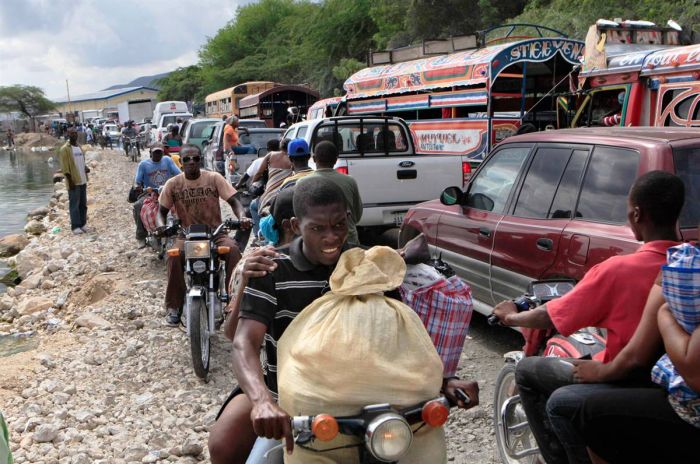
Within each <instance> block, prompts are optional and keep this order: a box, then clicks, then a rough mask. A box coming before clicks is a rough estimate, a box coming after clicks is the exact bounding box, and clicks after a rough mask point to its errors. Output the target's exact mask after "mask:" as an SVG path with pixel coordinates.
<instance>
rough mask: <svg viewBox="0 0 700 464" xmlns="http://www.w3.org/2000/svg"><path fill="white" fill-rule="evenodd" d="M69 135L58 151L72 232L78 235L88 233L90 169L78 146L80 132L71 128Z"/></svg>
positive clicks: (68, 131)
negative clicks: (64, 180)
mask: <svg viewBox="0 0 700 464" xmlns="http://www.w3.org/2000/svg"><path fill="white" fill-rule="evenodd" d="M67 134H68V141H67V142H66V143H65V144H64V145H63V146H62V147H61V148H60V149H59V150H58V159H59V161H60V163H61V172H63V176H64V177H65V179H66V187H67V188H68V209H69V211H70V224H71V230H72V231H73V233H74V234H76V235H78V234H83V233H85V232H87V231H86V230H85V224H86V223H87V174H88V172H90V169H88V168H87V167H86V166H85V154H84V153H83V150H82V149H81V148H80V147H79V146H78V132H77V131H76V130H75V128H74V127H71V128H69V129H68V130H67Z"/></svg>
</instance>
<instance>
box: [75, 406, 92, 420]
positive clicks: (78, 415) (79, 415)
mask: <svg viewBox="0 0 700 464" xmlns="http://www.w3.org/2000/svg"><path fill="white" fill-rule="evenodd" d="M73 417H75V419H76V420H77V421H78V422H87V421H89V420H90V419H92V418H94V417H95V415H94V414H93V413H91V412H90V411H87V410H85V409H81V410H80V411H77V412H75V413H73Z"/></svg>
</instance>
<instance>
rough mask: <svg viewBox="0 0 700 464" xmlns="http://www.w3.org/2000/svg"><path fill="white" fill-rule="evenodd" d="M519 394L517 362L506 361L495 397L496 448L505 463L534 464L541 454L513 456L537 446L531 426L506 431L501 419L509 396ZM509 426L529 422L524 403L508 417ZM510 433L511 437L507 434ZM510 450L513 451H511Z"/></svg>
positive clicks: (499, 377) (498, 380)
mask: <svg viewBox="0 0 700 464" xmlns="http://www.w3.org/2000/svg"><path fill="white" fill-rule="evenodd" d="M516 394H517V391H516V385H515V363H514V362H506V364H505V365H504V366H503V368H502V369H501V372H499V373H498V378H497V379H496V389H495V392H494V397H493V424H494V428H495V429H496V430H495V432H496V448H497V449H498V454H499V456H500V457H501V462H502V463H503V464H534V463H535V462H537V459H538V458H539V454H534V455H529V456H523V457H521V458H517V457H513V456H511V454H512V453H514V452H515V453H517V452H519V451H523V450H525V449H530V448H533V447H535V448H536V447H537V442H536V441H535V437H534V435H532V432H531V431H530V428H529V427H525V428H524V429H518V430H515V431H510V432H506V431H505V428H506V427H503V421H502V419H501V409H502V408H503V404H504V403H505V401H506V400H508V398H510V397H512V396H514V395H516ZM506 421H507V424H506V425H507V426H513V425H516V424H519V423H522V422H527V417H526V416H525V410H524V409H523V407H522V404H517V406H516V407H515V408H514V409H513V411H512V414H509V415H508V416H507V417H506ZM506 433H510V434H511V435H510V437H507V436H506V435H505V434H506ZM508 451H511V453H509V452H508Z"/></svg>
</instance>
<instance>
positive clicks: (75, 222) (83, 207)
mask: <svg viewBox="0 0 700 464" xmlns="http://www.w3.org/2000/svg"><path fill="white" fill-rule="evenodd" d="M68 211H69V212H70V227H71V229H73V230H75V229H79V228H81V227H83V226H85V224H86V223H87V185H85V184H83V185H76V186H75V187H73V188H72V189H68Z"/></svg>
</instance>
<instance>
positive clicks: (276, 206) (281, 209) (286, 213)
mask: <svg viewBox="0 0 700 464" xmlns="http://www.w3.org/2000/svg"><path fill="white" fill-rule="evenodd" d="M295 188H296V187H295ZM270 214H272V217H273V218H275V226H276V227H277V229H278V230H281V227H282V221H284V220H285V219H291V218H292V217H294V188H288V189H284V190H282V191H280V192H279V193H278V194H277V196H276V197H275V198H274V199H273V200H272V204H271V206H270Z"/></svg>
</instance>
